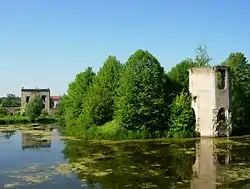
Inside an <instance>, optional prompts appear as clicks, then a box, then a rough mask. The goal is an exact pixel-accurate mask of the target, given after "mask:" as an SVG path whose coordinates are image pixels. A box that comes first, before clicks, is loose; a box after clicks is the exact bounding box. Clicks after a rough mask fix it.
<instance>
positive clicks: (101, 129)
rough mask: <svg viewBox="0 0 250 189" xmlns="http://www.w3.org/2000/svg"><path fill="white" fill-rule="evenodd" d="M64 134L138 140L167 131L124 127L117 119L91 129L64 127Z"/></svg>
mask: <svg viewBox="0 0 250 189" xmlns="http://www.w3.org/2000/svg"><path fill="white" fill-rule="evenodd" d="M61 132H62V134H63V135H66V136H74V137H81V138H84V139H87V140H92V139H99V140H102V139H103V140H138V139H151V138H162V137H166V136H167V133H166V132H162V133H160V132H155V133H150V132H149V131H147V130H140V131H132V130H127V129H125V128H122V127H121V126H120V125H119V124H118V123H117V122H116V121H115V120H113V121H111V122H108V123H106V124H105V125H103V126H93V127H90V128H89V129H84V128H82V127H77V126H76V125H74V126H72V127H69V126H67V127H64V128H62V129H61Z"/></svg>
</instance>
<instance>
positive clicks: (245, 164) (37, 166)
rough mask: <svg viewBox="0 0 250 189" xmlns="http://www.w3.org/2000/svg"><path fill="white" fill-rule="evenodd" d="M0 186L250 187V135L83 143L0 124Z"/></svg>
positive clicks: (42, 130)
mask: <svg viewBox="0 0 250 189" xmlns="http://www.w3.org/2000/svg"><path fill="white" fill-rule="evenodd" d="M0 151H1V152H0V188H13V189H30V188H36V189H50V188H51V189H52V188H53V189H54V188H56V187H57V188H61V189H67V188H70V189H78V188H85V189H90V188H91V189H92V188H94V189H113V188H116V189H125V188H126V189H127V188H128V189H129V188H133V189H139V188H164V189H165V188H180V189H189V188H190V189H191V188H193V189H213V188H214V189H215V188H223V189H226V188H250V138H248V137H244V138H230V139H208V138H207V139H185V140H184V139H175V140H174V139H172V140H170V139H165V140H147V141H122V142H112V141H84V140H79V139H75V138H70V137H61V136H60V135H59V133H58V132H57V130H56V129H53V127H49V126H46V127H32V129H31V128H30V127H25V126H19V127H18V128H17V127H14V126H9V127H0Z"/></svg>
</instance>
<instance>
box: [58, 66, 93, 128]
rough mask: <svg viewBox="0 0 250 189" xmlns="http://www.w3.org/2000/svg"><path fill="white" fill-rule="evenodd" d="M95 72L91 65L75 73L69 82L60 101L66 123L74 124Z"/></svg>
mask: <svg viewBox="0 0 250 189" xmlns="http://www.w3.org/2000/svg"><path fill="white" fill-rule="evenodd" d="M94 76H95V73H94V72H93V71H92V68H91V67H88V68H87V69H86V70H85V71H84V72H81V73H79V74H77V75H76V78H75V80H74V81H73V82H71V83H70V84H69V88H68V94H67V97H65V99H64V100H63V101H62V102H61V105H62V106H63V107H64V117H65V124H66V125H74V124H75V123H76V121H77V119H78V117H79V115H80V114H81V112H82V110H83V106H82V105H83V101H84V98H85V95H86V92H87V90H88V88H89V86H90V85H91V84H92V80H93V77H94Z"/></svg>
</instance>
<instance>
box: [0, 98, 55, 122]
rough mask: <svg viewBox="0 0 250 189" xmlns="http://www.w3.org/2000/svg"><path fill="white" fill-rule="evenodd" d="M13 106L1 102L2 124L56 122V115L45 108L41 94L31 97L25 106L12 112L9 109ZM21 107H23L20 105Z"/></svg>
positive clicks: (0, 120)
mask: <svg viewBox="0 0 250 189" xmlns="http://www.w3.org/2000/svg"><path fill="white" fill-rule="evenodd" d="M10 107H11V106H8V107H4V106H3V105H2V104H0V125H7V124H26V123H34V122H36V123H41V124H47V123H54V122H56V121H57V118H56V116H55V115H54V116H52V115H50V114H49V113H48V112H47V111H45V110H44V109H43V101H42V99H41V97H40V96H36V97H34V98H31V100H30V101H29V103H28V104H27V105H26V107H25V108H23V109H20V110H19V111H18V110H14V112H11V111H10V110H8V108H10ZM20 108H21V107H20Z"/></svg>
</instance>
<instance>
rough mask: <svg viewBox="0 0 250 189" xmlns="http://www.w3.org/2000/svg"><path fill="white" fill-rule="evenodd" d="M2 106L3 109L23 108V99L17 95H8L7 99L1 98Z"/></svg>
mask: <svg viewBox="0 0 250 189" xmlns="http://www.w3.org/2000/svg"><path fill="white" fill-rule="evenodd" d="M0 104H2V106H3V107H19V106H21V98H20V97H18V96H15V94H7V95H6V96H5V97H1V98H0Z"/></svg>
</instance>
